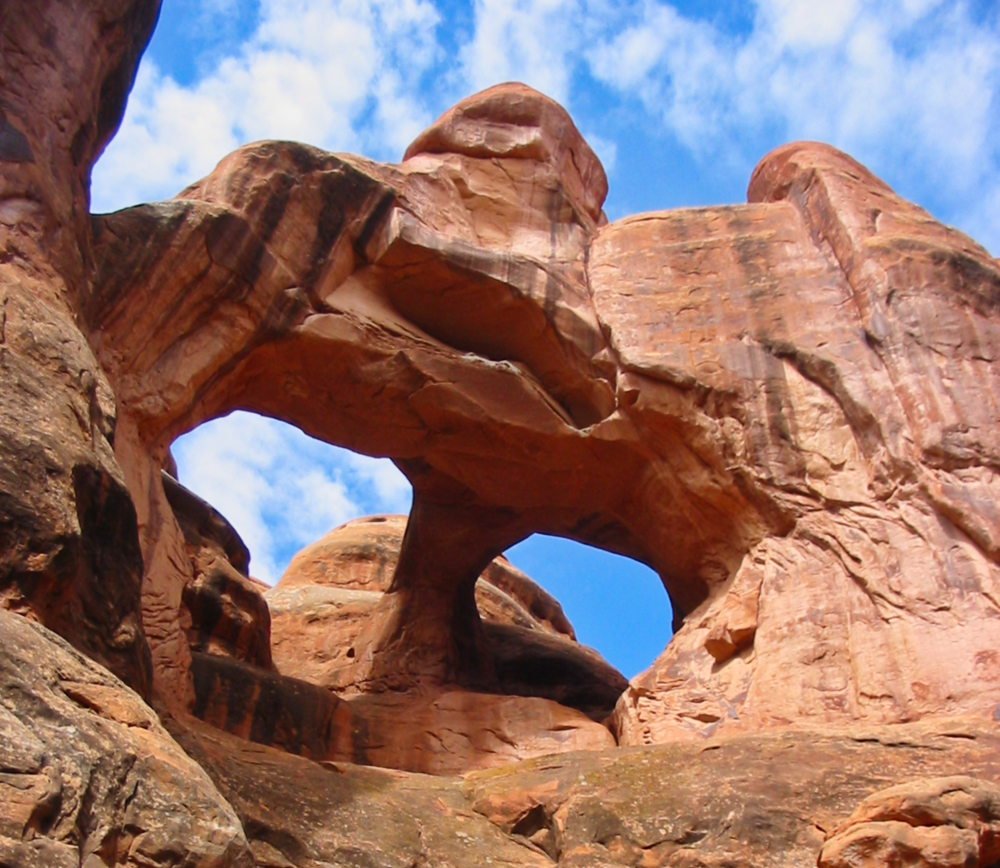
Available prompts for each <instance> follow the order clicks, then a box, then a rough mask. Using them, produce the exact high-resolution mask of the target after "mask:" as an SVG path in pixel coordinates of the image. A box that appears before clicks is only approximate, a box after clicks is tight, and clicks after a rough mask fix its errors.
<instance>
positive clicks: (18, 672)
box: [0, 611, 254, 868]
mask: <svg viewBox="0 0 1000 868" xmlns="http://www.w3.org/2000/svg"><path fill="white" fill-rule="evenodd" d="M0 648H2V653H0V865H4V866H13V868H22V866H24V868H34V866H38V868H64V866H65V868H71V866H73V868H76V866H79V865H88V866H89V865H121V866H134V868H151V866H175V865H176V866H179V865H189V866H192V868H194V866H198V868H238V866H239V868H250V866H252V865H253V864H254V862H253V859H252V856H251V853H250V849H249V847H248V845H247V840H246V838H245V837H244V834H243V829H242V828H241V826H240V823H239V820H238V819H237V818H236V816H235V815H234V814H233V811H232V808H230V806H229V804H228V803H227V802H226V801H225V799H223V798H222V796H220V795H219V793H218V791H217V790H216V788H215V786H214V785H213V783H212V781H211V780H210V779H209V777H208V775H207V774H206V773H205V772H204V771H203V770H202V769H201V768H200V767H199V766H198V765H197V764H196V763H195V762H194V761H193V760H191V759H190V758H189V757H188V756H187V755H186V754H185V753H184V752H183V751H182V750H181V748H180V747H178V745H177V744H176V743H175V742H174V740H173V739H172V738H171V737H170V736H169V735H168V734H167V732H166V731H165V730H164V729H163V727H162V726H161V725H160V722H159V720H158V719H157V717H156V714H155V712H153V710H152V709H151V708H150V707H149V706H147V705H146V704H145V703H144V702H143V701H142V700H141V699H140V698H139V696H138V695H137V694H136V693H134V692H133V691H131V690H130V689H129V688H127V687H126V686H125V685H124V684H123V683H122V682H121V681H119V680H118V679H117V678H115V677H114V676H113V675H112V674H111V673H110V672H108V671H107V670H106V669H104V668H103V667H102V666H99V665H98V664H96V663H94V662H93V661H91V660H89V659H88V658H86V657H84V656H82V655H81V654H79V653H78V652H76V651H75V650H74V649H72V648H71V647H70V646H69V645H68V644H67V643H66V642H64V641H63V640H62V639H60V638H59V637H58V636H56V635H55V634H53V633H51V632H49V631H48V630H46V629H45V628H44V627H40V626H38V625H37V624H33V623H32V622H30V621H28V620H27V619H26V618H23V617H21V616H19V615H13V614H11V613H9V612H2V611H0Z"/></svg>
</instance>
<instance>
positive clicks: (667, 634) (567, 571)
mask: <svg viewBox="0 0 1000 868" xmlns="http://www.w3.org/2000/svg"><path fill="white" fill-rule="evenodd" d="M505 554H506V556H507V559H508V560H509V561H510V562H511V563H512V564H514V566H516V567H518V568H519V569H521V570H523V571H524V572H526V573H527V574H528V575H529V576H531V577H532V578H533V579H534V580H535V581H536V582H538V583H539V584H540V585H541V586H542V587H543V588H545V590H546V591H548V592H549V593H550V594H552V595H553V596H554V597H555V598H556V599H557V600H559V602H560V604H561V605H562V608H563V611H564V612H565V613H566V616H567V618H568V619H569V621H570V623H572V625H573V628H574V630H575V631H576V638H577V641H579V642H580V643H581V644H583V645H587V646H589V647H591V648H595V649H596V650H597V651H599V652H600V654H601V655H602V656H603V657H604V659H605V660H607V661H608V663H610V664H611V665H612V666H614V667H615V668H616V669H617V670H618V671H619V672H621V673H622V675H624V676H625V677H626V678H633V677H634V676H636V675H638V674H639V673H640V672H642V671H644V670H645V669H647V668H648V667H649V666H650V665H651V664H652V663H653V661H654V660H655V659H656V658H657V657H658V656H659V655H660V654H661V653H662V652H663V649H664V648H665V647H666V645H667V643H668V642H669V641H670V639H671V637H672V635H673V630H672V628H671V622H672V618H673V608H672V606H671V602H670V597H669V595H668V594H667V592H666V589H665V588H664V587H663V582H662V581H661V580H660V577H659V576H658V575H657V574H656V573H655V572H654V571H653V570H652V569H650V568H649V567H647V566H646V565H645V564H642V563H639V562H638V561H636V560H633V559H632V558H627V557H624V556H623V555H616V554H613V553H611V552H607V551H604V550H603V549H599V548H595V547H593V546H589V545H585V544H584V543H578V542H575V541H574V540H569V539H565V538H562V537H553V536H548V535H545V534H533V535H532V536H531V537H529V538H528V539H526V540H524V541H523V542H520V543H518V544H517V545H515V546H512V547H511V548H510V549H508V550H507V552H506V553H505Z"/></svg>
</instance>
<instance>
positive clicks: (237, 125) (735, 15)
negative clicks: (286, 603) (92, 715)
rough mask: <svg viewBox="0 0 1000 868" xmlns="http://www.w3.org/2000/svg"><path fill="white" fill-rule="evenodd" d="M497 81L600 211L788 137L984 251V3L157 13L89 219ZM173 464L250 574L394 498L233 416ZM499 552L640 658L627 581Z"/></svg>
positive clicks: (992, 25) (421, 4)
mask: <svg viewBox="0 0 1000 868" xmlns="http://www.w3.org/2000/svg"><path fill="white" fill-rule="evenodd" d="M508 80H519V81H524V82H526V83H528V84H530V85H532V86H534V87H536V88H538V89H539V90H542V91H543V92H545V93H547V94H549V95H550V96H552V97H554V98H556V99H557V100H559V101H560V102H561V103H563V105H565V106H566V107H567V108H568V109H569V110H570V113H571V114H572V115H573V117H574V119H575V120H576V122H577V126H578V127H579V128H580V130H581V131H582V132H583V133H584V135H585V136H586V137H587V138H588V140H589V141H590V142H591V144H592V146H593V147H594V149H595V151H596V152H597V153H598V155H599V156H600V157H601V159H602V161H603V162H604V164H605V168H606V169H607V171H608V176H609V181H610V193H609V196H608V201H607V204H606V210H607V212H608V215H609V217H610V218H611V219H617V218H619V217H622V216H625V215H627V214H631V213H636V212H639V211H647V210H656V209H661V208H675V207H685V206H697V205H706V204H716V203H735V202H741V201H744V200H745V191H746V184H747V181H748V180H749V177H750V173H751V172H752V170H753V167H754V166H755V165H756V163H757V161H758V160H759V159H760V158H761V157H762V156H763V155H764V154H765V153H767V152H768V151H769V150H771V149H772V148H774V147H776V146H778V145H780V144H783V143H784V142H787V141H791V140H795V139H805V138H807V139H818V140H822V141H827V142H830V143H831V144H834V145H836V146H838V147H840V148H843V149H844V150H846V151H848V152H849V153H851V154H852V155H853V156H854V157H856V158H857V159H859V160H860V161H861V162H862V163H864V164H865V165H867V166H868V167H869V168H870V169H872V171H874V172H875V173H876V174H877V175H879V176H880V177H882V178H883V179H884V180H886V181H887V182H888V183H889V184H890V185H891V186H892V187H894V188H895V189H896V190H897V192H899V193H900V194H902V195H904V196H906V197H907V198H909V199H912V200H913V201H916V202H917V203H919V204H921V205H923V206H924V207H925V208H927V209H928V210H929V211H931V213H932V214H934V215H935V216H936V217H938V218H939V219H941V220H943V221H944V222H946V223H949V224H951V225H954V226H957V227H958V228H960V229H962V230H963V231H965V232H967V233H968V234H970V235H972V236H973V237H974V238H975V239H976V240H977V241H979V242H980V243H982V244H983V245H984V246H986V247H987V249H989V250H990V251H991V252H992V253H993V254H994V255H996V254H998V253H1000V4H997V3H996V2H995V0H979V2H968V3H965V2H943V0H886V2H877V0H867V2H864V0H757V2H739V3H738V2H731V0H718V2H710V3H695V2H674V3H670V2H666V0H626V2H611V0H472V2H459V0H447V2H445V0H437V2H435V0H370V2H362V0H164V3H163V12H162V14H161V19H160V24H159V26H158V28H157V31H156V33H155V34H154V37H153V41H152V44H151V45H150V47H149V50H148V52H147V54H146V57H145V59H144V60H143V63H142V65H141V67H140V70H139V76H138V80H137V82H136V87H135V89H134V91H133V96H132V99H131V101H130V104H129V108H128V111H127V113H126V116H125V120H124V122H123V125H122V129H121V131H120V134H119V136H118V137H117V138H116V139H115V140H114V141H113V142H112V144H111V145H110V147H109V148H108V150H107V152H106V154H105V155H104V157H103V158H102V159H101V161H100V162H99V163H98V165H97V166H96V168H95V171H94V177H93V191H92V198H93V209H94V210H95V211H108V210H114V209H116V208H120V207H125V206H127V205H131V204H135V203H137V202H141V201H152V200H157V199H164V198H168V197H170V196H172V195H174V194H175V193H176V192H177V191H179V190H180V189H181V188H183V187H184V186H185V185H187V184H188V183H190V182H191V181H193V180H195V179H197V178H199V177H201V176H203V175H204V174H206V173H207V172H209V171H211V169H212V168H213V167H214V165H215V164H216V163H217V162H218V161H219V160H220V159H221V158H222V157H223V156H225V155H226V154H227V153H228V152H229V151H231V150H233V149H234V148H235V147H237V146H239V145H240V144H243V143H245V142H248V141H254V140H257V139H262V138H282V139H297V140H300V141H305V142H308V143H310V144H314V145H318V146H321V147H325V148H327V149H329V150H334V151H351V152H354V153H361V154H365V155H367V156H370V157H374V158H376V159H380V160H387V161H392V160H397V159H399V157H400V155H401V154H402V152H403V151H404V149H405V148H406V145H407V144H408V143H409V142H410V141H411V140H412V139H413V138H414V137H415V136H416V134H417V133H418V132H419V131H420V130H421V129H423V128H424V127H426V126H427V125H428V124H429V123H430V122H431V121H433V119H434V118H435V117H436V116H437V115H439V114H440V113H441V112H442V111H444V110H445V109H446V108H447V107H448V106H449V105H451V104H453V103H454V102H456V101H457V100H459V99H461V98H462V97H463V96H466V95H468V94H469V93H472V92H474V91H476V90H479V89H481V88H484V87H488V86H489V85H492V84H495V83H497V82H500V81H508ZM177 455H178V461H179V464H180V467H181V474H182V477H183V478H184V481H185V482H186V484H189V485H190V486H191V487H193V488H195V489H196V490H198V491H200V493H202V494H203V495H205V496H206V497H208V499H209V500H211V501H212V502H213V503H215V504H216V505H217V506H219V507H220V509H222V511H223V512H224V513H226V514H227V515H228V516H229V517H230V519H231V520H232V521H233V522H234V524H235V525H236V526H237V528H238V529H239V530H240V532H241V533H242V534H243V535H244V537H245V538H246V540H247V543H248V544H249V546H250V548H251V551H252V553H253V558H254V560H253V567H254V570H255V571H256V572H257V573H258V574H259V575H261V577H263V578H265V579H269V580H272V581H273V580H275V579H276V578H277V577H278V576H279V575H280V572H281V570H282V569H283V565H284V563H285V562H287V559H288V557H289V556H290V555H291V553H292V552H293V551H294V550H295V549H297V548H298V547H300V546H301V545H303V544H305V543H306V542H309V541H310V540H311V539H313V538H315V536H318V535H319V534H321V533H322V532H324V530H326V529H328V526H329V527H332V526H333V524H336V523H337V522H338V521H340V520H344V519H346V518H349V517H351V515H356V514H362V513H364V512H369V511H405V509H406V507H407V506H408V502H409V500H408V498H409V491H408V487H407V486H406V484H405V481H401V479H400V477H399V476H398V473H397V472H396V471H395V468H393V467H392V466H391V465H390V464H386V463H385V462H377V461H373V460H371V459H367V458H361V457H358V456H351V455H350V454H349V453H343V452H342V451H337V450H332V449H331V448H330V447H326V446H325V445H323V444H316V443H315V442H310V441H308V440H307V439H306V438H304V436H303V435H301V434H299V432H297V431H294V430H293V429H289V428H287V426H279V425H277V424H276V423H272V422H270V421H267V420H259V419H252V418H249V417H247V416H245V415H241V416H234V417H229V418H228V419H226V420H220V421H218V422H215V423H213V424H212V425H210V426H206V427H203V428H202V429H199V430H198V431H196V432H193V433H192V434H191V435H188V436H187V437H186V438H184V440H183V441H182V442H181V443H179V444H178V447H177ZM511 557H512V559H513V560H514V561H515V562H516V563H519V565H520V566H522V567H523V568H525V569H526V570H527V571H528V572H529V573H531V574H532V575H534V576H535V577H536V578H538V579H539V580H541V581H542V582H543V583H544V584H546V585H548V586H549V587H550V589H551V590H552V591H553V592H554V593H556V594H557V595H558V596H559V597H560V599H561V600H562V601H563V604H564V606H565V607H566V609H567V611H568V613H569V615H570V617H571V619H573V620H574V623H575V624H576V626H577V629H578V632H579V633H580V635H581V637H582V639H583V640H584V641H586V642H588V643H589V644H592V645H594V646H595V647H598V648H599V649H600V650H601V651H602V652H604V653H605V655H606V656H607V657H608V658H609V659H610V660H611V661H612V662H613V663H616V665H618V666H619V667H620V668H621V669H622V670H623V671H624V672H625V673H626V674H627V675H632V674H634V673H635V672H637V671H638V670H639V669H641V668H643V667H644V666H645V665H647V664H648V663H649V662H651V660H652V659H653V657H654V656H655V655H656V653H658V652H659V650H661V649H662V647H663V645H664V643H665V642H666V640H667V638H668V636H669V615H668V614H667V608H666V600H665V595H664V594H663V591H662V589H661V588H660V587H659V586H658V583H657V582H656V580H655V578H653V577H651V575H650V574H649V573H648V571H647V570H645V569H644V568H640V567H638V566H637V565H634V564H630V563H628V562H623V561H622V560H621V559H617V558H613V557H612V556H605V555H603V554H594V553H592V552H588V551H587V550H582V549H577V548H576V547H573V546H569V545H568V544H563V543H559V542H549V541H545V540H537V539H535V540H531V541H529V542H528V543H525V544H523V545H522V547H520V548H519V549H518V550H516V551H514V552H512V553H511ZM661 612H662V613H663V614H662V616H661V615H660V614H659V613H661Z"/></svg>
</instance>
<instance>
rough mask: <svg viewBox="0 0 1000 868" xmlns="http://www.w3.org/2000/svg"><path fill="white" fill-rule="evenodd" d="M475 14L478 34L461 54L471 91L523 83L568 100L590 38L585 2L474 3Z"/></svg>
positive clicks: (526, 0) (485, 0)
mask: <svg viewBox="0 0 1000 868" xmlns="http://www.w3.org/2000/svg"><path fill="white" fill-rule="evenodd" d="M474 11H475V32H474V35H473V37H472V39H471V41H470V42H468V43H467V44H466V45H465V46H464V47H463V48H462V51H461V53H460V60H461V66H462V70H463V72H464V75H463V76H462V81H463V83H464V85H465V86H466V87H467V88H468V89H470V90H474V91H475V90H482V89H483V88H486V87H489V86H490V85H494V84H498V83H500V82H505V81H521V82H524V83H525V84H528V85H530V86H531V87H533V88H535V89H536V90H540V91H541V92H542V93H544V94H546V95H547V96H550V97H552V98H553V99H554V100H556V101H558V102H561V103H565V102H567V101H568V99H569V96H570V80H571V77H572V74H573V66H574V64H575V63H576V62H577V55H578V54H579V51H580V48H581V47H582V44H583V40H584V39H585V38H586V33H585V29H586V25H587V22H588V17H587V15H586V10H585V7H584V3H583V2H582V0H475V5H474ZM469 85H471V88H470V87H469Z"/></svg>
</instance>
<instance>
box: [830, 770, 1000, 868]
mask: <svg viewBox="0 0 1000 868" xmlns="http://www.w3.org/2000/svg"><path fill="white" fill-rule="evenodd" d="M998 861H1000V787H998V786H997V785H996V784H992V783H990V782H989V781H982V780H978V779H976V778H970V777H947V778H931V779H929V780H928V779H922V780H915V781H909V782H907V783H905V784H901V785H899V786H895V787H890V788H889V789H887V790H881V791H880V792H877V793H873V794H872V795H870V796H869V797H868V798H866V799H865V800H864V801H863V802H862V803H861V804H860V805H859V806H858V807H857V809H856V810H855V811H854V813H853V814H851V816H850V817H849V818H848V819H847V820H846V821H844V822H843V823H841V824H840V825H839V826H838V827H837V828H836V829H834V830H833V832H832V833H831V835H830V836H829V839H828V840H827V842H826V844H824V845H823V850H822V852H821V853H820V857H819V862H818V863H817V864H818V865H819V868H848V866H855V865H940V866H942V868H944V866H952V865H953V866H956V868H957V866H976V868H980V866H982V868H989V866H991V865H996V864H997V862H998Z"/></svg>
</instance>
